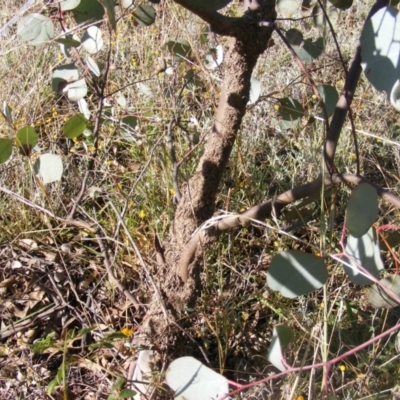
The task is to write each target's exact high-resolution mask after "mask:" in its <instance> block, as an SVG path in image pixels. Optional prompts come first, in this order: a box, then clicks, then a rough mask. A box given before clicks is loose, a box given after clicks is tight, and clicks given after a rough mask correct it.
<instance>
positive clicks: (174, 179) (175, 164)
mask: <svg viewBox="0 0 400 400" xmlns="http://www.w3.org/2000/svg"><path fill="white" fill-rule="evenodd" d="M176 124H177V120H176V118H175V117H172V118H171V120H170V121H169V124H168V128H167V135H166V136H167V138H166V143H167V146H168V149H169V152H170V154H171V161H172V183H173V186H174V190H175V196H176V200H178V201H179V200H180V199H181V197H182V194H181V192H180V190H179V184H178V172H179V165H180V164H179V163H178V161H177V159H176V153H175V145H174V137H173V133H172V130H173V129H174V127H175V126H176Z"/></svg>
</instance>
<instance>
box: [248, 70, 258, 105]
mask: <svg viewBox="0 0 400 400" xmlns="http://www.w3.org/2000/svg"><path fill="white" fill-rule="evenodd" d="M260 93H261V82H260V80H259V79H257V78H256V77H255V76H252V77H251V79H250V95H249V102H248V103H247V104H254V103H255V102H256V101H257V100H258V98H259V97H260Z"/></svg>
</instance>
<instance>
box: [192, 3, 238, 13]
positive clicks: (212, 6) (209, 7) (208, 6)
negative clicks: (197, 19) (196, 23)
mask: <svg viewBox="0 0 400 400" xmlns="http://www.w3.org/2000/svg"><path fill="white" fill-rule="evenodd" d="M231 1H232V0H187V3H188V4H189V5H190V6H191V7H193V8H194V9H198V10H201V11H208V12H210V11H217V10H220V9H221V8H224V7H226V6H227V5H228V4H229V3H230V2H231Z"/></svg>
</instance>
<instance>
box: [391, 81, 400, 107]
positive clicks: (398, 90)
mask: <svg viewBox="0 0 400 400" xmlns="http://www.w3.org/2000/svg"><path fill="white" fill-rule="evenodd" d="M390 103H391V104H392V106H393V107H394V108H395V109H396V111H400V80H397V81H396V83H395V84H394V86H393V88H392V91H391V92H390Z"/></svg>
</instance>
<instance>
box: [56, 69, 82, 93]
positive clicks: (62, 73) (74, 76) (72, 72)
mask: <svg viewBox="0 0 400 400" xmlns="http://www.w3.org/2000/svg"><path fill="white" fill-rule="evenodd" d="M78 79H79V72H78V70H77V68H76V67H75V65H74V64H64V65H59V66H58V67H57V68H56V69H55V70H54V71H53V76H52V80H51V86H52V88H53V90H54V91H55V92H56V93H63V92H64V91H65V87H66V86H67V85H68V83H70V82H74V81H76V80H78Z"/></svg>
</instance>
